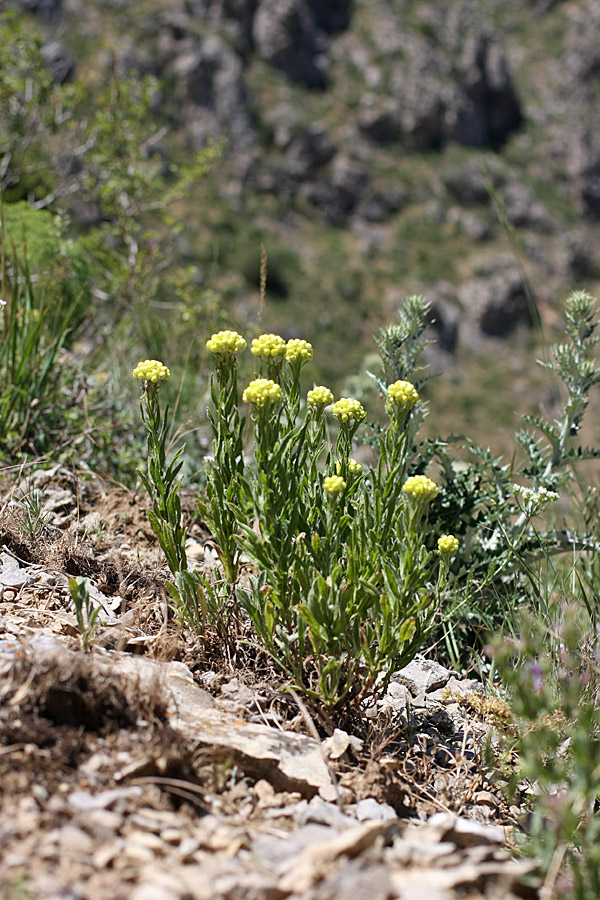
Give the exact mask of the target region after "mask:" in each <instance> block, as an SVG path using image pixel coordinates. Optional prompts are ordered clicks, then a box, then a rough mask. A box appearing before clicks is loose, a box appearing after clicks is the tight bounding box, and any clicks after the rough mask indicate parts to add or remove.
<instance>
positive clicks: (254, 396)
mask: <svg viewBox="0 0 600 900" xmlns="http://www.w3.org/2000/svg"><path fill="white" fill-rule="evenodd" d="M282 399H283V391H282V390H281V388H280V387H279V385H278V384H277V383H276V382H275V381H271V379H270V378H255V379H254V381H251V382H250V384H249V385H248V387H247V388H246V390H245V391H244V393H243V394H242V400H243V401H244V403H251V404H252V406H257V407H258V408H259V409H262V408H263V407H267V406H274V405H275V404H276V403H279V402H280V400H282Z"/></svg>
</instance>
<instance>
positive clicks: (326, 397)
mask: <svg viewBox="0 0 600 900" xmlns="http://www.w3.org/2000/svg"><path fill="white" fill-rule="evenodd" d="M306 402H307V403H308V405H309V406H312V407H313V409H315V410H318V411H319V412H323V410H324V409H325V407H326V406H329V404H330V403H333V394H332V393H331V391H330V390H329V388H327V387H323V385H322V384H320V385H318V386H317V387H314V388H313V389H312V391H309V392H308V394H307V395H306Z"/></svg>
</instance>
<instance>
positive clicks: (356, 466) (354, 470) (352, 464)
mask: <svg viewBox="0 0 600 900" xmlns="http://www.w3.org/2000/svg"><path fill="white" fill-rule="evenodd" d="M335 468H336V472H338V474H339V473H340V472H341V470H342V464H341V462H338V463H336V466H335ZM361 472H362V466H361V464H360V463H359V462H358V461H357V460H356V459H353V458H352V457H350V459H349V460H348V475H352V477H353V478H356V476H357V475H360V473H361Z"/></svg>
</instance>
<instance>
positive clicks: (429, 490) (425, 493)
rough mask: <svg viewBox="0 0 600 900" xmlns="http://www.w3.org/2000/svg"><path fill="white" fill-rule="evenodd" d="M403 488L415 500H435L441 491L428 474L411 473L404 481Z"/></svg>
mask: <svg viewBox="0 0 600 900" xmlns="http://www.w3.org/2000/svg"><path fill="white" fill-rule="evenodd" d="M402 490H403V491H404V493H405V494H408V496H409V497H412V499H413V500H433V498H434V497H437V495H438V494H439V492H440V489H439V487H438V486H437V484H436V483H435V481H432V480H431V478H428V477H427V476H426V475H411V476H410V478H407V479H406V481H405V482H404V484H403V486H402Z"/></svg>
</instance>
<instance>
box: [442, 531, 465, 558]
mask: <svg viewBox="0 0 600 900" xmlns="http://www.w3.org/2000/svg"><path fill="white" fill-rule="evenodd" d="M459 543H460V542H459V540H458V538H457V537H454V535H453V534H442V535H441V536H440V537H439V538H438V542H437V548H438V553H440V554H442V555H445V556H452V555H453V554H454V553H456V551H457V550H458V547H459Z"/></svg>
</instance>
